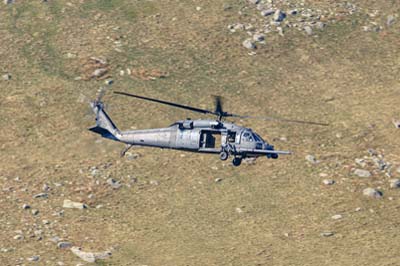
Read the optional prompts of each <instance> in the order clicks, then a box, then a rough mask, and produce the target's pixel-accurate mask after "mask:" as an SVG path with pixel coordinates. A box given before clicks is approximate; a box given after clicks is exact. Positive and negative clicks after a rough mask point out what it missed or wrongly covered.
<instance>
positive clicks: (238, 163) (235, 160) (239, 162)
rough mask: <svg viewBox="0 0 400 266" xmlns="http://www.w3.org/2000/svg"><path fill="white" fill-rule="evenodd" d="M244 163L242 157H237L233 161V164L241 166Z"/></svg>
mask: <svg viewBox="0 0 400 266" xmlns="http://www.w3.org/2000/svg"><path fill="white" fill-rule="evenodd" d="M241 163H242V158H239V157H235V158H234V159H233V161H232V164H233V166H239V165H240V164H241Z"/></svg>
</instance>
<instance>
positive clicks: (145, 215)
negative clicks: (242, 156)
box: [0, 0, 400, 265]
mask: <svg viewBox="0 0 400 266" xmlns="http://www.w3.org/2000/svg"><path fill="white" fill-rule="evenodd" d="M265 2H267V1H265ZM343 2H345V1H343ZM279 3H280V2H279ZM279 3H278V4H279ZM291 3H292V5H293V8H294V7H298V6H300V3H298V2H297V1H291ZM340 3H341V1H311V0H310V1H306V2H305V4H304V5H305V7H306V8H312V9H313V10H318V9H320V10H329V12H333V13H332V14H328V13H327V14H328V15H326V21H327V22H326V26H325V28H324V29H322V30H316V29H315V30H314V31H313V34H312V35H311V36H308V35H307V34H306V33H305V32H304V30H302V29H300V30H297V29H296V28H285V29H284V30H285V32H284V36H280V35H279V34H277V33H270V34H266V41H265V44H258V43H257V49H256V50H248V49H246V48H245V47H243V45H242V42H243V41H244V40H245V39H246V38H251V36H250V35H248V33H246V30H238V31H236V32H234V33H233V32H231V31H230V30H229V29H228V25H231V24H235V23H242V24H245V25H247V24H249V23H250V24H252V25H253V26H255V27H256V28H258V27H261V26H262V25H263V23H265V21H264V20H263V18H262V17H261V16H260V11H259V10H257V9H256V7H255V6H254V5H253V4H251V3H249V2H248V1H244V0H240V1H239V0H236V1H234V0H225V1H209V0H203V1H174V0H165V1H128V0H108V1H106V0H98V1H94V0H86V1H83V0H70V1H64V0H60V1H51V0H50V1H48V3H44V2H42V1H23V0H21V1H16V2H15V3H13V4H9V5H5V4H3V2H2V3H1V5H0V44H1V45H0V58H1V60H0V74H1V75H5V74H9V75H10V77H11V78H10V79H9V80H6V79H7V78H5V77H3V78H2V79H0V86H1V88H2V89H1V94H0V117H1V119H0V127H1V129H2V134H1V137H0V151H1V152H0V187H1V190H0V203H1V208H0V232H1V234H0V236H1V237H0V261H1V262H2V263H1V264H2V265H30V264H34V263H36V264H37V265H57V263H59V262H62V263H64V264H63V265H77V264H78V263H84V262H83V261H82V260H81V259H80V258H78V257H77V256H75V255H74V254H73V253H72V252H71V251H70V250H69V249H59V248H58V247H57V244H56V243H53V242H52V241H51V240H52V239H53V240H54V237H56V236H57V237H59V238H60V239H61V240H65V241H68V242H71V243H72V244H73V245H74V246H79V247H82V248H83V250H84V251H93V252H99V251H105V250H111V252H112V254H113V255H112V256H111V258H108V259H106V260H100V261H99V262H97V264H98V265H367V264H368V265H370V264H376V265H396V263H398V262H397V261H398V254H397V253H398V251H397V245H396V243H398V242H399V241H400V239H399V234H398V232H397V231H398V225H399V222H398V220H399V218H400V217H399V214H398V212H397V210H398V208H399V204H400V190H397V189H393V188H390V181H389V180H390V179H393V178H400V172H399V171H398V170H397V169H398V168H399V167H400V154H399V150H400V138H399V134H400V131H399V129H397V128H395V127H394V125H393V123H392V120H393V119H397V120H399V119H400V115H399V110H398V100H399V97H400V92H399V78H398V77H399V76H400V50H399V44H400V34H399V30H400V18H399V16H398V15H399V10H400V5H399V4H398V3H397V1H361V0H357V1H352V3H354V4H355V5H356V6H357V10H356V12H354V13H353V14H349V13H340V12H341V8H342V7H341V6H340ZM285 8H286V6H285ZM346 12H347V11H346ZM343 14H344V15H343ZM390 15H392V16H394V22H393V24H392V25H390V26H389V25H387V20H388V16H390ZM288 19H292V18H290V17H289V18H288ZM296 19H297V17H294V18H293V20H296ZM371 23H372V24H371ZM374 23H375V24H374ZM364 26H368V27H369V29H368V30H365V29H364V28H363V27H364ZM379 26H380V28H379ZM377 27H378V29H376V28H377ZM250 32H251V34H254V31H251V30H250ZM91 57H96V58H99V59H101V60H105V61H106V63H105V64H104V65H102V67H104V68H106V69H107V73H106V74H105V75H104V76H102V77H91V76H92V74H93V72H94V70H95V69H96V67H98V66H99V65H98V63H94V62H93V59H90V58H91ZM96 64H97V65H96ZM127 69H129V70H130V72H131V75H129V71H128V70H127ZM121 71H123V72H121ZM161 72H162V73H165V74H166V77H165V78H155V79H154V80H151V79H150V80H149V78H148V76H149V75H148V73H161ZM121 74H123V75H121ZM106 79H112V80H113V81H114V84H113V85H111V86H108V85H105V83H104V82H105V80H106ZM100 86H106V87H109V90H108V93H107V94H106V96H105V97H104V100H105V102H106V104H107V110H108V111H109V113H110V116H111V117H112V118H113V119H114V120H115V123H116V124H117V126H118V127H119V128H121V129H129V128H137V129H140V128H151V127H163V126H167V125H169V124H171V123H172V122H174V121H176V120H179V119H183V118H186V117H192V118H198V117H199V118H202V117H204V116H197V115H196V114H193V113H190V112H182V111H181V110H178V109H174V108H169V107H165V106H159V105H155V104H152V103H146V102H142V101H139V100H134V99H128V98H124V97H121V96H117V95H115V96H114V95H113V94H112V91H113V90H119V91H126V92H131V93H137V94H139V95H146V96H150V97H155V98H161V99H165V100H169V101H175V102H180V103H182V104H188V105H194V106H198V107H200V108H212V105H213V102H212V97H211V95H221V96H223V97H224V99H225V106H224V107H225V108H226V109H227V110H229V111H231V112H235V113H240V114H244V115H260V116H262V115H269V116H280V117H285V118H289V119H300V120H310V121H320V122H326V123H329V127H317V126H303V125H296V124H285V123H275V122H262V121H250V120H246V121H239V120H237V121H235V122H237V123H238V124H241V125H244V126H248V127H251V128H252V129H253V130H255V131H256V132H258V133H259V134H260V135H261V136H263V137H264V138H265V139H267V140H269V141H270V142H272V143H273V144H274V145H275V146H276V148H277V149H282V150H292V151H293V152H294V154H293V155H292V156H288V157H284V158H282V159H280V160H277V161H275V160H274V161H270V160H267V159H266V158H265V159H264V158H260V159H258V160H257V161H256V163H255V164H244V165H242V166H241V167H239V168H233V167H232V166H231V165H230V162H221V161H220V160H219V159H218V157H217V156H212V155H200V154H192V153H184V152H180V151H169V150H157V149H145V148H134V149H132V150H131V154H133V155H135V156H137V158H135V159H133V157H135V156H133V155H131V156H127V157H124V158H120V157H119V152H120V151H121V149H122V148H123V145H121V144H119V143H116V142H112V141H108V140H102V139H100V138H99V137H98V136H97V135H94V134H92V133H90V132H89V131H87V128H89V127H91V126H92V125H94V116H93V115H92V113H91V112H90V110H89V108H88V104H87V100H88V99H91V98H94V97H95V95H96V91H97V90H98V89H99V87H100ZM368 149H374V150H375V151H376V154H375V155H371V152H368ZM306 155H313V156H315V157H316V159H317V160H318V163H315V164H313V163H310V162H308V161H307V160H306V159H305V156H306ZM364 157H365V158H364ZM362 158H364V163H365V165H362V164H363V163H362V162H361V163H360V160H358V161H359V163H358V164H357V163H356V161H355V159H362ZM379 160H380V161H383V162H384V163H386V166H385V167H383V168H384V169H383V170H380V169H379V167H381V166H379V162H378V161H379ZM360 164H361V165H360ZM356 168H360V169H365V170H368V171H370V173H371V177H368V178H365V177H364V178H363V177H358V176H357V175H355V174H354V170H355V169H356ZM109 178H113V179H115V180H118V181H120V182H121V184H122V186H121V187H120V188H119V189H113V188H112V187H111V186H110V185H109V184H108V183H107V182H106V180H107V179H109ZM217 178H220V179H221V180H222V181H220V182H215V180H216V179H217ZM324 179H333V180H335V184H333V185H331V186H327V185H324V184H323V180H324ZM44 184H47V185H48V187H49V188H50V189H44V188H43V186H44ZM367 187H371V188H376V189H379V190H380V191H382V192H383V198H381V199H375V198H369V197H366V196H364V195H363V190H364V189H365V188H367ZM38 193H47V194H48V198H34V197H33V196H34V195H37V194H38ZM65 199H70V200H73V201H78V202H84V203H86V204H87V205H88V206H89V208H88V209H85V210H75V209H65V208H63V201H64V200H65ZM23 204H29V205H30V206H31V209H23V208H22V206H23ZM32 209H36V210H38V211H39V213H38V214H36V215H34V214H32ZM337 214H340V215H342V218H341V219H336V220H335V219H332V216H333V215H337ZM43 220H45V221H43ZM46 220H47V222H46ZM39 231H41V232H39ZM323 232H332V233H333V235H332V236H330V237H324V236H321V233H323ZM16 236H22V238H21V239H15V238H18V237H16ZM61 240H60V241H61ZM56 242H57V241H56ZM32 256H40V259H39V261H38V262H29V261H28V260H27V259H28V258H31V257H32ZM59 265H61V264H59Z"/></svg>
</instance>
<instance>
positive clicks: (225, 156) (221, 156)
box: [219, 151, 229, 161]
mask: <svg viewBox="0 0 400 266" xmlns="http://www.w3.org/2000/svg"><path fill="white" fill-rule="evenodd" d="M228 157H229V154H228V153H227V152H226V151H221V153H220V154H219V158H220V159H221V161H226V160H228Z"/></svg>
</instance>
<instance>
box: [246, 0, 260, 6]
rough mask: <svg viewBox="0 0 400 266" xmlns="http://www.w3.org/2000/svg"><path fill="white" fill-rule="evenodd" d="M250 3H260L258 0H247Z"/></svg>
mask: <svg viewBox="0 0 400 266" xmlns="http://www.w3.org/2000/svg"><path fill="white" fill-rule="evenodd" d="M249 2H250V4H253V5H257V4H259V3H260V0H249Z"/></svg>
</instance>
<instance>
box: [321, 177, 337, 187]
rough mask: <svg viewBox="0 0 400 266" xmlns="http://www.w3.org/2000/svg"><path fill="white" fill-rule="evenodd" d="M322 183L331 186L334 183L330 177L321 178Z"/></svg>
mask: <svg viewBox="0 0 400 266" xmlns="http://www.w3.org/2000/svg"><path fill="white" fill-rule="evenodd" d="M322 183H323V184H324V185H327V186H331V185H333V184H335V180H332V179H324V180H322Z"/></svg>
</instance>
